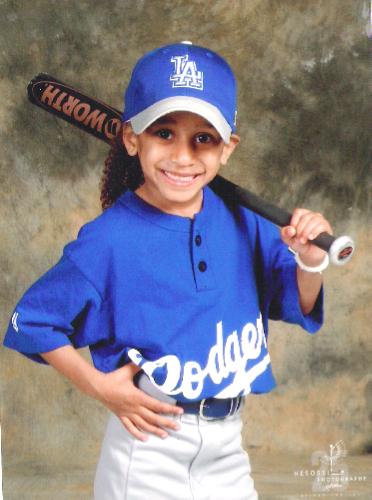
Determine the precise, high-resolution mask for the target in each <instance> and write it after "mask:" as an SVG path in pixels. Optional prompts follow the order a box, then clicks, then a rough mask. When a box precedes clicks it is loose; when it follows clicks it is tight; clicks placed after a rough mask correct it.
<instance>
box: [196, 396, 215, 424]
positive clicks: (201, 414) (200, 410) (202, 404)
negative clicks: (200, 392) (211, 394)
mask: <svg viewBox="0 0 372 500" xmlns="http://www.w3.org/2000/svg"><path fill="white" fill-rule="evenodd" d="M207 399H208V398H204V399H202V400H201V401H200V405H199V417H200V418H201V419H202V420H216V419H215V418H214V417H207V416H206V415H204V413H203V410H204V408H205V407H206V408H207V405H206V404H205V402H206V401H207Z"/></svg>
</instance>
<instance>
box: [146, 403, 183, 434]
mask: <svg viewBox="0 0 372 500" xmlns="http://www.w3.org/2000/svg"><path fill="white" fill-rule="evenodd" d="M142 414H143V415H144V416H145V418H146V421H147V422H149V423H151V424H152V425H155V426H157V427H166V428H168V429H172V430H175V431H178V430H179V429H180V424H179V423H178V422H177V421H176V420H172V419H171V418H167V417H164V416H163V415H158V414H157V413H153V412H152V411H150V410H148V409H147V408H143V413H142Z"/></svg>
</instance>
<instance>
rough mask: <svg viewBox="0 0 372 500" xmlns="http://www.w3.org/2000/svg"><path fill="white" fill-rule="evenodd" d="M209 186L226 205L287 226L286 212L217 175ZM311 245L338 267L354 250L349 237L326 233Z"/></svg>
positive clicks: (320, 235) (287, 213) (289, 218)
mask: <svg viewBox="0 0 372 500" xmlns="http://www.w3.org/2000/svg"><path fill="white" fill-rule="evenodd" d="M209 186H210V187H211V188H212V189H213V191H215V193H216V194H218V195H219V196H221V197H222V198H223V199H224V200H225V201H226V202H227V203H230V204H234V203H235V204H239V205H242V206H243V207H246V208H249V209H250V210H252V211H253V212H255V213H257V214H259V215H262V217H265V219H268V220H270V221H271V222H273V223H274V224H277V225H278V226H281V227H283V226H287V225H289V223H290V221H291V218H292V215H291V214H290V213H289V212H287V211H286V210H284V209H282V208H279V207H277V206H275V205H273V204H272V203H269V202H267V201H265V200H263V199H262V198H260V197H259V196H257V195H255V194H254V193H251V192H250V191H248V190H247V189H243V188H241V187H240V186H238V185H236V184H234V183H233V182H231V181H228V180H227V179H225V178H223V177H221V176H219V175H217V176H216V177H215V178H214V179H213V181H212V182H211V183H210V184H209ZM312 244H313V245H316V246H317V247H319V248H321V249H322V250H324V251H326V252H328V254H329V258H330V260H331V262H332V263H333V264H336V265H338V266H341V265H343V264H346V262H348V261H349V260H350V259H351V256H352V255H353V253H354V249H355V244H354V242H353V240H352V239H351V238H350V237H349V236H339V237H337V238H336V237H334V236H332V235H331V234H329V233H326V232H324V233H321V234H319V235H318V236H317V237H316V238H315V239H314V240H313V241H312Z"/></svg>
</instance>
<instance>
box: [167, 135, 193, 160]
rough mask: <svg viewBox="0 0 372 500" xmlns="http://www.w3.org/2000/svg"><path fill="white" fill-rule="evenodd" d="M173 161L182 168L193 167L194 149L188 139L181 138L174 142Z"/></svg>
mask: <svg viewBox="0 0 372 500" xmlns="http://www.w3.org/2000/svg"><path fill="white" fill-rule="evenodd" d="M171 161H172V162H174V163H176V164H177V165H179V166H180V167H187V166H190V165H193V163H194V149H193V146H192V144H190V142H189V141H188V140H187V139H186V138H181V137H179V138H178V139H177V141H175V142H174V144H173V148H172V152H171Z"/></svg>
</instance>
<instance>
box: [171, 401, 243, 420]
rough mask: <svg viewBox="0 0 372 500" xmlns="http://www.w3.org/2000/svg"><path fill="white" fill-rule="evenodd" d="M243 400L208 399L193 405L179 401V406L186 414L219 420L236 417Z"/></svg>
mask: <svg viewBox="0 0 372 500" xmlns="http://www.w3.org/2000/svg"><path fill="white" fill-rule="evenodd" d="M242 400H243V398H242V396H237V397H236V398H227V399H217V398H206V399H202V400H201V401H195V402H192V403H184V402H182V401H177V406H180V407H181V408H183V409H184V412H185V413H191V414H193V415H199V417H200V418H202V419H204V420H217V419H220V418H226V417H229V416H230V415H234V414H235V413H236V412H237V411H238V410H239V408H240V406H241V403H242Z"/></svg>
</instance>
